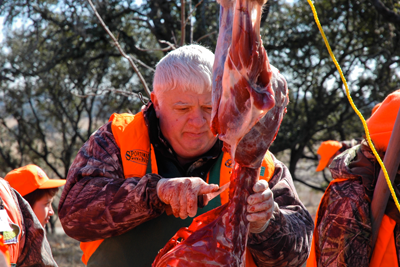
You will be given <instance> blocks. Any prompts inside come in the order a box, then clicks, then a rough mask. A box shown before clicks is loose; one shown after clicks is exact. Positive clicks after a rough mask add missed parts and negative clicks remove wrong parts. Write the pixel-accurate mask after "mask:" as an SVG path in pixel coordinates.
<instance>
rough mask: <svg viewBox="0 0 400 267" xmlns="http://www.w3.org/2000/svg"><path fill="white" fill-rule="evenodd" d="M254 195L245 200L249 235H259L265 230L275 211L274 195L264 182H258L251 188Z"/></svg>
mask: <svg viewBox="0 0 400 267" xmlns="http://www.w3.org/2000/svg"><path fill="white" fill-rule="evenodd" d="M253 191H254V194H252V195H250V196H249V197H248V198H247V203H248V205H247V217H246V218H247V220H248V221H249V222H250V232H251V233H255V234H257V233H261V232H264V230H265V229H266V228H267V226H268V223H269V219H271V217H272V213H273V211H274V209H275V205H276V206H278V204H276V203H275V202H274V195H273V193H272V191H271V189H270V188H269V186H268V182H267V181H265V180H259V181H258V182H257V183H256V184H255V185H254V187H253Z"/></svg>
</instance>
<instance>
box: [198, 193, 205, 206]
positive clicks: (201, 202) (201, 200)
mask: <svg viewBox="0 0 400 267" xmlns="http://www.w3.org/2000/svg"><path fill="white" fill-rule="evenodd" d="M205 196H206V195H199V196H197V207H199V208H204V207H205V206H206V205H205V200H204V197H205Z"/></svg>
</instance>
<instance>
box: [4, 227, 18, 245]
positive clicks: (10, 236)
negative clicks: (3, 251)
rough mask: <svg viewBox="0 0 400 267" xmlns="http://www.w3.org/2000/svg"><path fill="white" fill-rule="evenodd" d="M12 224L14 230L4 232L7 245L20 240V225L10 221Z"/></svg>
mask: <svg viewBox="0 0 400 267" xmlns="http://www.w3.org/2000/svg"><path fill="white" fill-rule="evenodd" d="M10 226H11V229H12V231H4V232H3V238H4V244H6V245H9V244H16V243H17V242H18V235H19V234H20V233H21V230H20V229H19V226H18V225H16V224H14V223H10Z"/></svg>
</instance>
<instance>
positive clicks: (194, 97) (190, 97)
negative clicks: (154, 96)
mask: <svg viewBox="0 0 400 267" xmlns="http://www.w3.org/2000/svg"><path fill="white" fill-rule="evenodd" d="M164 99H168V100H169V101H168V102H170V103H172V104H174V105H193V104H200V105H211V103H212V98H211V93H210V94H197V93H194V92H188V91H181V92H179V93H177V92H175V93H171V92H170V93H168V92H165V94H164Z"/></svg>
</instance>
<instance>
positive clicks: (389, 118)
mask: <svg viewBox="0 0 400 267" xmlns="http://www.w3.org/2000/svg"><path fill="white" fill-rule="evenodd" d="M399 108H400V89H399V90H396V91H394V92H393V93H391V94H389V95H388V96H387V97H386V98H385V100H383V102H382V104H381V105H380V106H379V108H378V109H377V110H376V111H375V112H374V113H373V114H372V115H371V117H370V118H369V119H368V121H367V125H368V129H369V134H370V136H371V139H372V141H373V142H374V146H375V147H376V148H377V149H378V148H380V149H384V150H385V151H386V148H387V146H388V144H389V139H390V136H391V135H392V130H393V126H394V123H395V121H396V117H397V113H398V111H399Z"/></svg>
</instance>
